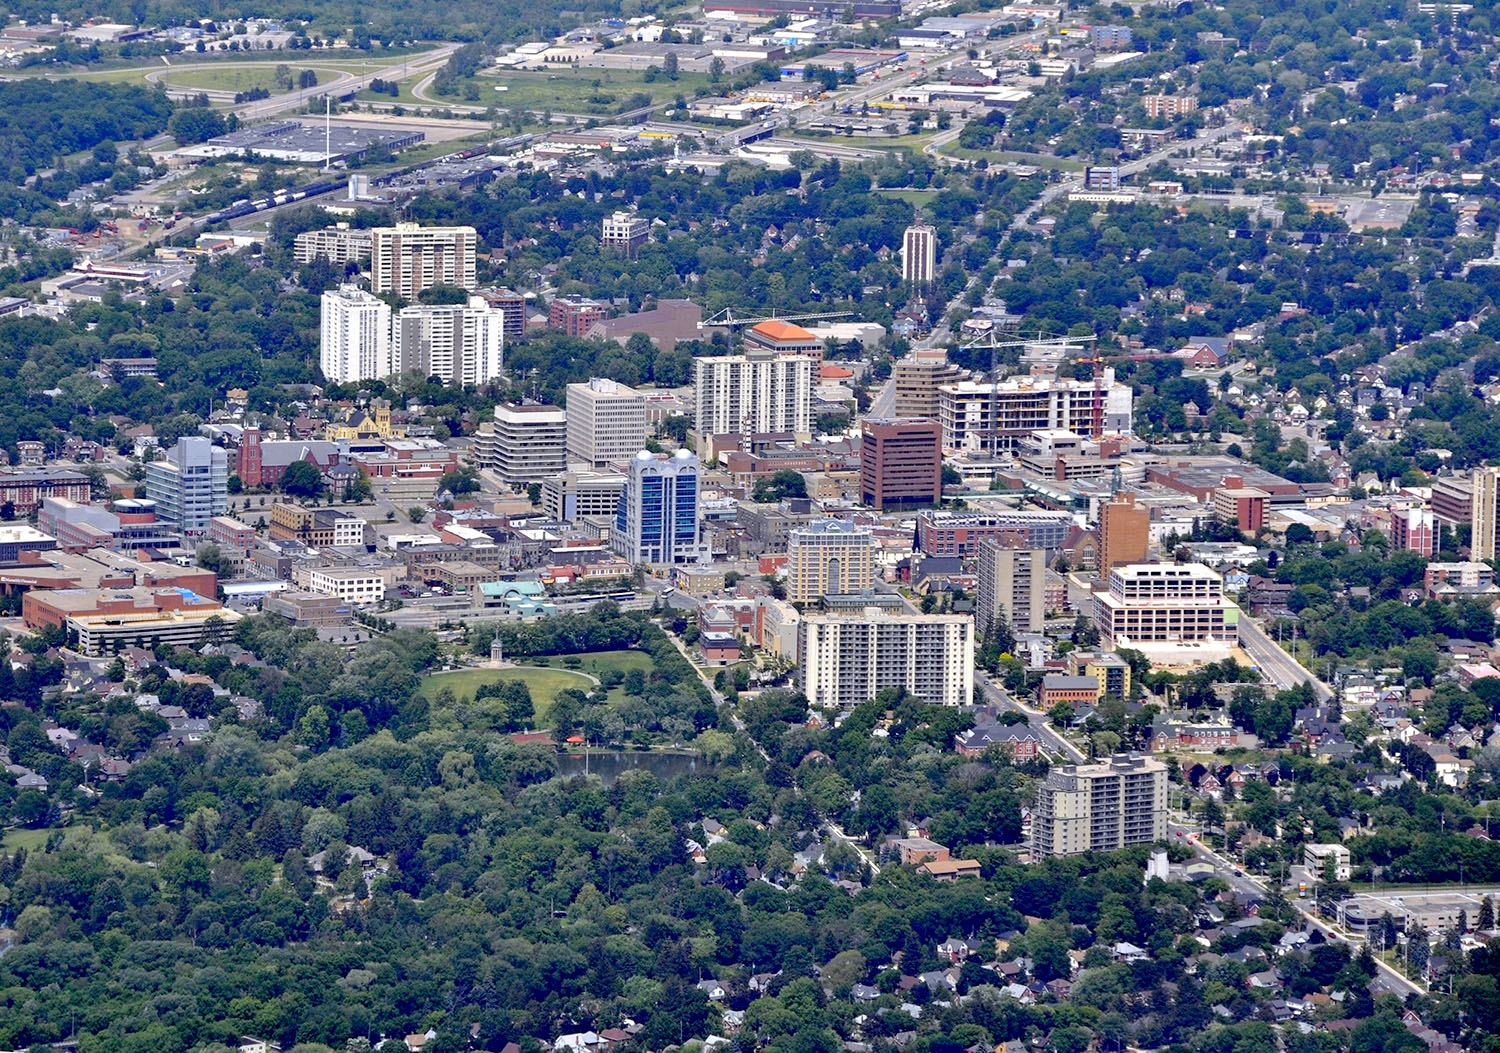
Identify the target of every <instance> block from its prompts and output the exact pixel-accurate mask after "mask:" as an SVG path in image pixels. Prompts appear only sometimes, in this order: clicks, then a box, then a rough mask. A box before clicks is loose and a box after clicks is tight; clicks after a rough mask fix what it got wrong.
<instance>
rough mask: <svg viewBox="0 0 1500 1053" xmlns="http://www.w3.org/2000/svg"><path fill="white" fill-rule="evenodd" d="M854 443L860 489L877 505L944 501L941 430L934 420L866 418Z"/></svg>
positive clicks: (873, 505)
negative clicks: (857, 454)
mask: <svg viewBox="0 0 1500 1053" xmlns="http://www.w3.org/2000/svg"><path fill="white" fill-rule="evenodd" d="M863 431H864V437H863V438H862V439H861V440H860V446H859V488H860V496H861V497H862V499H863V500H864V502H865V504H867V505H869V506H870V507H872V508H876V509H882V508H887V507H890V506H898V507H899V506H902V505H935V504H938V503H939V502H941V501H942V499H943V429H942V425H940V424H938V422H937V421H935V420H930V419H926V418H917V419H914V420H866V421H865V422H864V426H863Z"/></svg>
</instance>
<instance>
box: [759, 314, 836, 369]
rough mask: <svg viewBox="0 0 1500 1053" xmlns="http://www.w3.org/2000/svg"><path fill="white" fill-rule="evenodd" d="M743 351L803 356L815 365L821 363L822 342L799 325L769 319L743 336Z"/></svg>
mask: <svg viewBox="0 0 1500 1053" xmlns="http://www.w3.org/2000/svg"><path fill="white" fill-rule="evenodd" d="M745 350H746V351H755V350H764V351H777V352H782V353H788V352H790V353H794V354H799V355H804V356H806V357H808V358H810V359H812V360H813V362H814V364H815V365H820V366H821V365H822V363H823V342H822V341H821V340H819V339H818V338H817V337H816V336H814V335H813V334H812V333H810V332H808V331H807V330H806V329H803V328H802V327H801V326H800V325H793V324H792V323H790V322H783V321H780V320H779V319H775V318H771V319H768V320H766V321H764V322H761V323H759V324H758V325H756V326H755V327H754V328H752V329H751V330H750V331H749V332H747V333H746V334H745Z"/></svg>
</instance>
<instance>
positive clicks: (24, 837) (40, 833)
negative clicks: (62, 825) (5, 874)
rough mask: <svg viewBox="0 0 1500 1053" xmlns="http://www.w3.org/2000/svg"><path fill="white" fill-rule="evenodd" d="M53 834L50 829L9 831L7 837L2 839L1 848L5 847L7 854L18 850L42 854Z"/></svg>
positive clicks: (0, 839) (0, 840) (6, 833)
mask: <svg viewBox="0 0 1500 1053" xmlns="http://www.w3.org/2000/svg"><path fill="white" fill-rule="evenodd" d="M52 834H53V831H52V830H50V829H47V830H7V831H5V836H4V837H0V846H4V848H5V851H7V852H14V851H15V850H16V849H18V848H24V849H26V851H27V852H40V851H41V850H42V848H43V846H45V845H46V843H47V838H49V837H51V836H52Z"/></svg>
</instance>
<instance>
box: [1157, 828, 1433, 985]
mask: <svg viewBox="0 0 1500 1053" xmlns="http://www.w3.org/2000/svg"><path fill="white" fill-rule="evenodd" d="M1167 826H1168V830H1169V832H1170V833H1171V836H1172V839H1173V840H1175V841H1177V842H1178V843H1185V844H1187V845H1188V846H1189V847H1191V848H1192V849H1193V850H1194V851H1195V852H1196V853H1197V854H1198V855H1199V856H1200V857H1201V858H1203V859H1205V860H1207V861H1208V862H1210V863H1212V864H1213V865H1214V868H1215V869H1216V870H1217V871H1218V873H1219V876H1220V877H1222V878H1224V880H1226V881H1227V882H1229V885H1230V887H1231V888H1233V889H1234V890H1235V892H1236V893H1238V894H1239V895H1242V896H1254V897H1255V898H1256V899H1264V898H1265V897H1266V895H1267V894H1268V893H1269V891H1270V889H1269V887H1268V886H1267V885H1266V883H1265V882H1263V881H1261V880H1260V879H1259V878H1256V877H1254V876H1252V875H1251V874H1249V873H1248V872H1247V871H1246V870H1245V869H1244V868H1243V867H1241V866H1240V865H1239V864H1238V863H1235V862H1234V861H1233V860H1231V859H1228V858H1226V857H1225V856H1223V855H1220V854H1219V853H1218V852H1216V851H1214V850H1213V849H1212V848H1209V847H1208V846H1207V845H1205V844H1204V843H1203V841H1202V838H1201V836H1200V835H1199V833H1198V830H1197V828H1196V827H1192V826H1185V825H1183V824H1181V823H1177V822H1169V823H1168V824H1167ZM1290 902H1291V904H1292V905H1293V906H1294V907H1295V908H1296V909H1297V912H1298V913H1299V914H1301V915H1302V917H1303V918H1304V919H1305V920H1306V922H1307V923H1308V924H1309V925H1311V926H1312V927H1313V928H1315V929H1317V930H1318V931H1319V932H1321V933H1322V934H1323V935H1324V936H1326V937H1328V938H1329V939H1334V940H1338V941H1340V942H1341V943H1346V944H1348V945H1349V946H1350V947H1351V948H1354V949H1355V950H1356V951H1357V949H1358V948H1360V947H1363V946H1364V941H1363V940H1355V939H1351V938H1350V937H1348V936H1346V935H1344V934H1343V933H1342V932H1340V931H1339V930H1338V929H1336V928H1335V927H1334V926H1332V925H1330V924H1328V922H1326V921H1324V920H1323V919H1322V918H1319V917H1317V916H1316V915H1315V914H1314V913H1313V912H1312V906H1311V905H1312V901H1311V900H1295V899H1294V900H1291V901H1290ZM1375 965H1376V968H1377V969H1378V972H1377V974H1376V977H1375V981H1374V983H1375V988H1376V992H1377V993H1386V994H1394V995H1396V996H1398V997H1400V998H1403V999H1404V998H1409V997H1411V996H1414V995H1416V996H1420V995H1423V994H1426V993H1427V992H1426V989H1425V988H1424V987H1422V985H1420V984H1418V983H1416V982H1415V981H1412V980H1408V979H1407V978H1406V977H1405V976H1402V975H1401V973H1399V972H1397V971H1396V970H1395V969H1393V968H1392V967H1391V966H1389V965H1387V964H1386V963H1385V962H1383V961H1380V960H1379V959H1376V961H1375Z"/></svg>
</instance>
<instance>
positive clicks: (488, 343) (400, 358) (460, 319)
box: [391, 296, 505, 385]
mask: <svg viewBox="0 0 1500 1053" xmlns="http://www.w3.org/2000/svg"><path fill="white" fill-rule="evenodd" d="M391 365H392V372H394V373H405V372H407V371H409V370H416V371H418V372H420V373H421V374H422V375H423V376H429V377H432V376H435V377H438V378H439V379H441V380H442V381H443V383H445V384H456V385H464V384H488V383H490V382H491V381H493V380H498V379H499V378H500V377H501V375H502V374H503V371H504V365H505V312H504V311H501V310H500V309H498V308H495V307H491V306H490V305H489V303H488V301H486V300H485V299H484V298H483V297H480V296H471V297H469V301H468V303H466V304H419V305H416V306H413V307H403V308H402V309H401V311H400V312H399V313H398V314H397V315H396V318H395V324H394V326H393V329H392V333H391Z"/></svg>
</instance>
